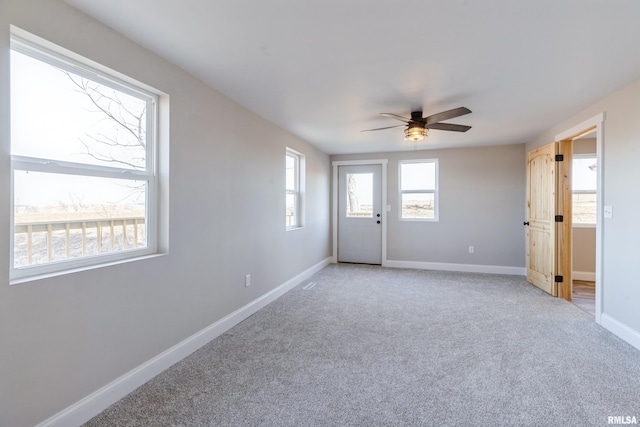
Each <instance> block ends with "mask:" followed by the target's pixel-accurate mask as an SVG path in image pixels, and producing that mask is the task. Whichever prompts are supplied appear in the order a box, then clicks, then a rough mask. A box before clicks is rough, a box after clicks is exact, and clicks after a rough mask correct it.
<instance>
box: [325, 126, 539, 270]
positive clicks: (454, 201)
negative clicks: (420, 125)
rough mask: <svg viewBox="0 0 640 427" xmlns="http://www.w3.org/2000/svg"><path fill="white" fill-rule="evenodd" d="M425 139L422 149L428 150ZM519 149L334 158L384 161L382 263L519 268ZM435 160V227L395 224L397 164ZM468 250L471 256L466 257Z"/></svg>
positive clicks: (521, 180)
mask: <svg viewBox="0 0 640 427" xmlns="http://www.w3.org/2000/svg"><path fill="white" fill-rule="evenodd" d="M428 143H429V141H428V138H427V140H425V142H423V144H425V145H428ZM524 156H525V154H524V145H523V144H518V145H506V146H493V147H478V148H462V149H449V150H421V151H410V152H406V151H405V152H397V153H372V154H366V155H362V154H358V155H336V156H332V157H331V160H332V161H334V160H358V159H388V160H389V166H388V182H387V192H388V204H389V205H391V212H388V215H389V216H388V225H387V226H388V230H387V236H388V242H387V259H389V260H396V261H416V262H435V263H454V264H474V265H488V266H505V267H524V253H525V252H524V251H525V247H524V245H525V243H524V229H523V226H522V221H523V220H524V217H525V210H524V205H525V188H526V183H525V181H526V175H525V166H526V165H525V163H524ZM434 158H435V159H438V165H439V177H438V178H439V203H440V214H439V216H440V220H439V221H438V222H410V221H399V220H398V162H399V161H400V160H406V159H434ZM469 246H474V248H475V253H473V254H469V251H468V248H469Z"/></svg>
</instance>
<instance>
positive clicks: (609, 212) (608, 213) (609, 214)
mask: <svg viewBox="0 0 640 427" xmlns="http://www.w3.org/2000/svg"><path fill="white" fill-rule="evenodd" d="M604 217H605V218H613V206H611V205H606V206H605V207H604Z"/></svg>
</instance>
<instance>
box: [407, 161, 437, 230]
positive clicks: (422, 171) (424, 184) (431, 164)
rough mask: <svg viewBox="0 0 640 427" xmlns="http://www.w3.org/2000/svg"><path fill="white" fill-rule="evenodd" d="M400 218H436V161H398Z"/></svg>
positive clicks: (427, 219)
mask: <svg viewBox="0 0 640 427" xmlns="http://www.w3.org/2000/svg"><path fill="white" fill-rule="evenodd" d="M400 219H402V220H410V221H411V220H418V221H420V220H421V221H437V220H438V161H437V160H435V159H432V160H411V161H402V162H400Z"/></svg>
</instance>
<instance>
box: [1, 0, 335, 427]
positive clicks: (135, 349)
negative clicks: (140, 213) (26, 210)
mask: <svg viewBox="0 0 640 427" xmlns="http://www.w3.org/2000/svg"><path fill="white" fill-rule="evenodd" d="M10 24H14V25H16V26H18V27H20V28H22V29H24V30H26V31H30V32H32V33H34V34H36V35H38V36H40V37H43V38H45V39H48V40H50V41H52V42H54V43H56V44H59V45H61V46H63V47H65V48H68V49H70V50H72V51H75V52H77V53H79V54H81V55H83V56H85V57H88V58H90V59H92V60H95V61H97V62H99V63H102V64H103V65H106V66H108V67H111V68H113V69H115V70H117V71H120V72H122V73H124V74H126V75H128V76H130V77H133V78H135V79H137V80H140V81H142V82H145V83H147V84H149V85H151V86H153V87H155V88H157V89H159V90H161V91H163V92H165V93H167V94H169V95H170V110H171V116H170V126H169V130H168V132H169V133H170V161H169V164H170V187H169V193H168V194H167V196H168V200H167V201H168V207H169V209H170V216H169V221H168V229H169V249H168V253H167V254H166V255H164V256H160V257H156V258H151V259H146V260H142V261H136V262H129V263H122V264H118V265H113V266H109V267H103V268H99V269H93V270H86V271H81V272H76V273H73V274H67V275H63V276H58V277H51V278H47V279H41V280H37V281H32V282H28V283H22V284H18V285H12V286H10V285H9V280H8V278H9V265H8V263H9V253H8V250H9V243H8V242H9V239H10V236H9V212H8V208H7V206H8V205H7V201H8V200H9V187H10V184H9V179H10V176H9V97H8V88H9V25H10ZM285 146H289V147H291V148H293V149H295V150H297V151H299V152H301V153H303V154H305V155H306V165H307V179H306V183H307V188H306V190H307V191H306V195H307V199H306V208H307V209H306V222H305V224H306V225H305V227H304V228H303V229H300V230H295V231H290V232H286V231H285V216H284V214H285V211H284V205H285V200H284V195H285V193H284V186H285V182H284V180H285V174H284V165H285V162H284V155H285ZM329 184H330V163H329V157H328V156H327V155H326V154H324V153H322V152H319V151H318V150H317V149H315V148H313V147H312V146H310V145H309V144H307V143H305V142H304V141H301V140H300V139H297V138H295V137H293V136H292V135H290V134H288V133H286V132H284V131H282V130H281V129H279V128H277V127H276V126H274V125H272V124H270V123H268V122H266V121H265V120H263V119H261V118H260V117H258V116H256V115H254V114H253V113H251V112H250V111H247V110H246V109H244V108H242V107H240V106H239V105H237V104H236V103H234V102H232V101H231V100H229V99H228V98H226V97H225V96H223V95H221V94H220V93H219V92H216V91H215V90H213V89H211V88H210V87H208V86H207V85H205V84H203V83H202V82H200V81H198V80H196V79H195V78H193V77H192V76H190V75H189V74H187V73H186V72H184V71H182V70H180V69H179V68H177V67H176V66H174V65H172V64H170V63H168V62H166V61H164V60H162V59H161V58H159V57H157V56H155V55H154V54H152V53H150V52H148V51H146V50H144V49H142V48H141V47H139V46H137V45H135V44H133V43H131V42H130V41H128V40H126V39H125V38H123V37H122V36H120V35H118V34H117V33H115V32H113V31H111V30H110V29H108V28H106V27H104V26H103V25H101V24H99V23H97V22H95V21H93V20H92V19H89V18H88V17H87V16H85V15H84V14H82V13H80V12H78V11H76V10H74V9H72V8H71V7H69V6H67V5H66V4H65V3H62V2H60V1H58V0H2V1H0V200H2V207H3V208H2V209H0V241H1V242H2V244H1V245H0V348H1V352H0V379H1V380H0V425H2V426H12V427H18V426H30V425H34V424H36V423H38V422H41V421H43V420H45V419H46V418H48V417H50V416H52V415H54V414H56V413H57V412H59V411H61V410H62V409H64V408H65V407H67V406H68V405H70V404H73V403H75V402H77V401H79V400H80V399H82V398H83V397H85V396H87V395H89V394H90V393H92V392H94V391H96V390H97V389H99V388H100V387H102V386H104V385H106V384H107V383H109V382H110V381H112V380H114V379H116V378H118V377H119V376H121V375H123V374H124V373H126V372H128V371H129V370H131V369H133V368H135V367H137V366H139V365H140V364H141V363H143V362H145V361H147V360H149V359H151V358H152V357H154V356H156V355H158V354H159V353H161V352H163V351H164V350H167V349H168V348H170V347H172V346H173V345H175V344H177V343H179V342H180V341H182V340H184V339H185V338H187V337H189V336H191V335H192V334H194V333H196V332H198V331H200V330H201V329H203V328H204V327H206V326H208V325H210V324H212V323H214V322H216V321H217V320H219V319H221V318H223V317H224V316H226V315H228V314H229V313H231V312H233V311H235V310H237V309H238V308H240V307H242V306H244V305H246V304H247V303H249V302H251V301H253V300H255V299H256V298H258V297H260V296H261V295H263V294H265V293H266V292H268V291H270V290H272V289H274V288H276V287H277V286H279V285H281V284H282V283H284V282H286V281H287V280H289V279H291V278H292V277H294V276H296V275H297V274H299V273H301V272H303V271H304V270H306V269H308V268H310V267H312V266H314V265H316V264H317V263H320V262H322V261H323V260H325V259H327V257H329V256H330V248H331V244H330V243H331V242H330V206H329V203H330V194H329V191H330V186H329ZM165 190H166V188H165ZM247 273H251V274H252V285H251V287H249V288H245V287H244V275H245V274H247Z"/></svg>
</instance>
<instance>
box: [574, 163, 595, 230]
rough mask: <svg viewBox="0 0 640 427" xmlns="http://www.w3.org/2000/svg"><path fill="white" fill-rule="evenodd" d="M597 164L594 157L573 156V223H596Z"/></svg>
mask: <svg viewBox="0 0 640 427" xmlns="http://www.w3.org/2000/svg"><path fill="white" fill-rule="evenodd" d="M597 170H598V164H597V159H596V157H592V156H589V157H585V156H580V157H575V158H574V159H573V169H572V183H571V185H572V187H573V209H572V212H573V218H572V220H573V224H595V223H596V201H597V182H598V175H597Z"/></svg>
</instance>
